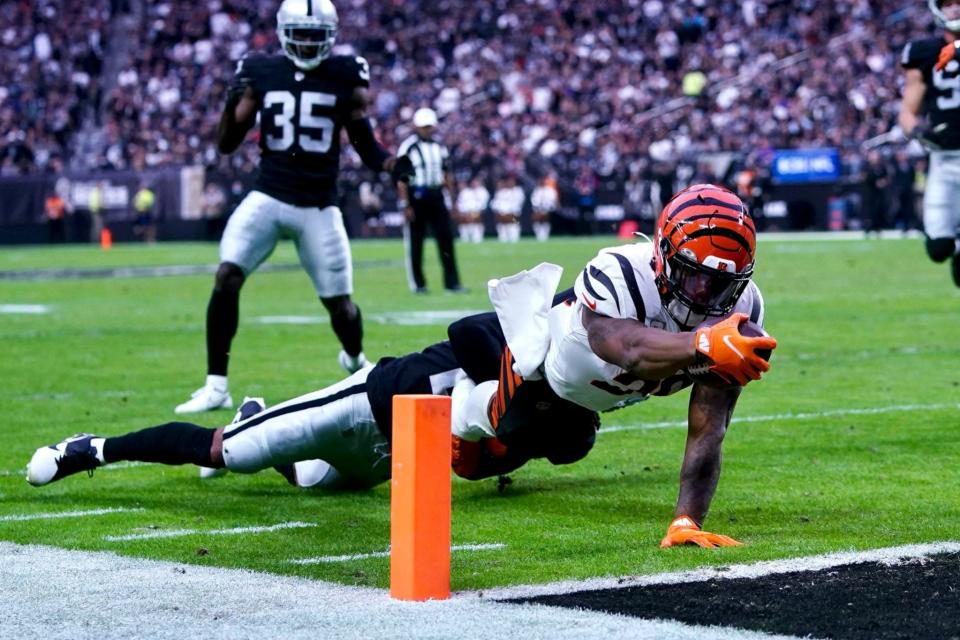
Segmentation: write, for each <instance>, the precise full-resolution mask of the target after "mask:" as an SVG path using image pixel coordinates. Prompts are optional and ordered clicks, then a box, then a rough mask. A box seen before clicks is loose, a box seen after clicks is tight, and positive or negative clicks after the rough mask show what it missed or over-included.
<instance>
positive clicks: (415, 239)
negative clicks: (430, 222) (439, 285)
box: [403, 203, 427, 293]
mask: <svg viewBox="0 0 960 640" xmlns="http://www.w3.org/2000/svg"><path fill="white" fill-rule="evenodd" d="M412 206H413V210H414V216H413V220H410V221H409V222H408V223H407V224H406V225H404V228H403V244H404V249H405V253H406V258H407V278H408V280H409V283H410V290H411V291H413V292H414V293H426V291H427V280H426V278H424V276H423V240H424V238H425V237H426V234H427V224H426V221H425V219H424V215H423V211H422V210H421V206H420V204H419V203H413V205H412Z"/></svg>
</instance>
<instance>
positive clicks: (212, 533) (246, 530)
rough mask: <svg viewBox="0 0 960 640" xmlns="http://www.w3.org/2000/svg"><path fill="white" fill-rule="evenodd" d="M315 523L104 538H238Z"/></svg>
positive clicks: (111, 540)
mask: <svg viewBox="0 0 960 640" xmlns="http://www.w3.org/2000/svg"><path fill="white" fill-rule="evenodd" d="M315 526H317V525H316V523H313V522H281V523H280V524H273V525H269V526H260V527H234V528H232V529H206V530H205V529H170V530H168V531H150V532H148V533H128V534H126V535H122V536H103V539H104V540H105V541H107V542H127V541H129V540H154V539H156V538H182V537H184V536H193V535H202V536H236V535H241V534H245V533H269V532H271V531H282V530H283V529H305V528H308V527H315Z"/></svg>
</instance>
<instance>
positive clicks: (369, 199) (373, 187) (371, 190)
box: [359, 180, 387, 238]
mask: <svg viewBox="0 0 960 640" xmlns="http://www.w3.org/2000/svg"><path fill="white" fill-rule="evenodd" d="M359 193H360V209H361V210H362V211H363V230H362V234H363V237H365V238H369V237H370V236H373V235H377V236H383V235H385V234H386V231H387V230H386V228H385V227H384V226H383V220H382V219H381V217H380V216H381V214H382V213H383V198H382V197H381V195H382V193H383V185H381V184H380V183H378V182H373V181H371V180H364V181H363V182H361V183H360V189H359Z"/></svg>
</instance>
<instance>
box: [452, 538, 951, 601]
mask: <svg viewBox="0 0 960 640" xmlns="http://www.w3.org/2000/svg"><path fill="white" fill-rule="evenodd" d="M957 552H960V542H956V541H945V542H932V543H929V544H910V545H903V546H900V547H886V548H883V549H870V550H868V551H846V552H842V553H829V554H825V555H819V556H808V557H805V558H787V559H785V560H769V561H765V562H757V563H754V564H741V565H730V566H725V567H716V568H714V567H708V568H704V569H697V570H695V571H681V572H677V573H662V574H658V575H652V576H639V577H612V578H594V579H590V580H568V581H563V582H554V583H551V584H542V585H527V586H523V585H521V586H516V587H503V588H499V589H484V590H483V591H477V592H466V591H465V592H462V593H459V594H457V597H474V598H491V599H497V600H503V599H511V598H529V597H533V596H542V595H557V594H562V593H573V592H576V591H593V590H596V589H618V588H622V587H636V586H645V585H653V584H682V583H686V582H703V581H706V580H727V579H734V578H760V577H763V576H769V575H773V574H778V573H790V572H794V571H818V570H821V569H829V568H830V567H838V566H841V565H847V564H859V563H863V562H883V563H896V562H899V561H901V560H905V559H910V558H922V557H925V556H930V555H935V554H939V553H957Z"/></svg>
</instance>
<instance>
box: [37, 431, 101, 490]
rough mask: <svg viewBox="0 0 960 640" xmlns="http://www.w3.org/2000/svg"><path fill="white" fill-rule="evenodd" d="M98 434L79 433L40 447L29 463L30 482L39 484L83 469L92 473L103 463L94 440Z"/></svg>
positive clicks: (54, 480) (53, 480)
mask: <svg viewBox="0 0 960 640" xmlns="http://www.w3.org/2000/svg"><path fill="white" fill-rule="evenodd" d="M96 437H97V436H95V435H91V434H89V433H78V434H77V435H75V436H70V437H69V438H67V439H65V440H63V441H62V442H60V443H58V444H52V445H50V446H49V447H42V448H40V449H37V451H36V452H35V453H34V454H33V457H32V458H30V463H29V464H28V465H27V482H29V483H30V484H32V485H33V486H35V487H42V486H43V485H45V484H50V483H51V482H56V481H57V480H60V479H61V478H66V477H67V476H72V475H73V474H75V473H80V472H81V471H86V472H88V473H89V474H90V475H91V476H92V475H93V470H94V469H96V468H97V467H99V466H100V460H98V459H97V450H96V448H95V447H94V446H93V445H92V444H91V440H93V439H94V438H96Z"/></svg>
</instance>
